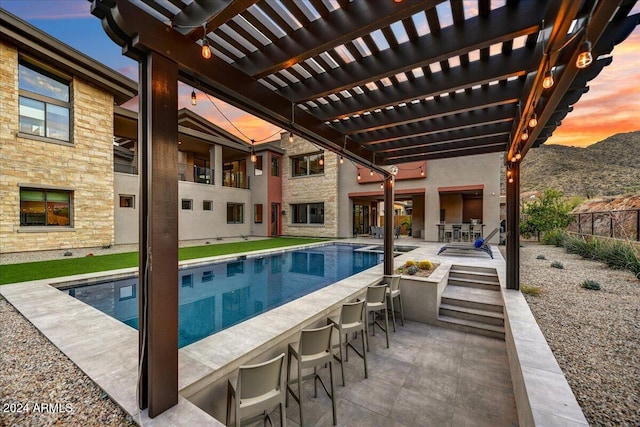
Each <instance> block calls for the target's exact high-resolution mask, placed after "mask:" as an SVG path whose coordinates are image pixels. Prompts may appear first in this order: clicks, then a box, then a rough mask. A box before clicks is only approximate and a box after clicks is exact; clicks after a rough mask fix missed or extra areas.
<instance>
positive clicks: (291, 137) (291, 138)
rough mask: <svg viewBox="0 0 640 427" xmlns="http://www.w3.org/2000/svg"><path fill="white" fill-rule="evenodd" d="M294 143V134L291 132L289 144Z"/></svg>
mask: <svg viewBox="0 0 640 427" xmlns="http://www.w3.org/2000/svg"><path fill="white" fill-rule="evenodd" d="M292 142H293V132H289V144H291V143H292Z"/></svg>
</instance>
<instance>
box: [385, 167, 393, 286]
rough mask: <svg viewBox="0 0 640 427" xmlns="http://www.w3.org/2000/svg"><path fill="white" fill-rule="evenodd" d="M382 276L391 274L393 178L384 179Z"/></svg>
mask: <svg viewBox="0 0 640 427" xmlns="http://www.w3.org/2000/svg"><path fill="white" fill-rule="evenodd" d="M384 274H393V176H391V175H389V176H385V177H384Z"/></svg>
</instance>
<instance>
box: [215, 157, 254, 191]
mask: <svg viewBox="0 0 640 427" xmlns="http://www.w3.org/2000/svg"><path fill="white" fill-rule="evenodd" d="M222 169H223V171H224V176H223V183H222V185H223V186H225V187H235V188H246V189H248V188H249V180H248V179H247V161H246V160H244V159H242V160H234V161H232V162H225V163H223V164H222Z"/></svg>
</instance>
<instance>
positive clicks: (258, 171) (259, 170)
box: [253, 156, 262, 176]
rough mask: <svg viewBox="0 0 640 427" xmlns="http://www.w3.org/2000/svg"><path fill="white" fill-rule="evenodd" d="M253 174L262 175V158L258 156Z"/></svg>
mask: <svg viewBox="0 0 640 427" xmlns="http://www.w3.org/2000/svg"><path fill="white" fill-rule="evenodd" d="M253 174H254V175H255V176H260V175H262V156H257V157H256V163H255V166H254V168H253Z"/></svg>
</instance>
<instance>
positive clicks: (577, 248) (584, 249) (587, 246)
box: [564, 236, 600, 259]
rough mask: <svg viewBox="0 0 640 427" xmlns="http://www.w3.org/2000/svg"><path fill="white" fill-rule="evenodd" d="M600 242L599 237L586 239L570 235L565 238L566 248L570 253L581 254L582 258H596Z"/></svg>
mask: <svg viewBox="0 0 640 427" xmlns="http://www.w3.org/2000/svg"><path fill="white" fill-rule="evenodd" d="M599 246H600V243H599V241H598V240H597V239H591V240H586V239H584V238H583V237H569V236H567V238H566V239H565V240H564V248H565V249H566V251H567V252H568V253H570V254H576V255H580V256H581V257H582V258H588V259H596V256H595V254H596V253H597V252H598V249H599Z"/></svg>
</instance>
